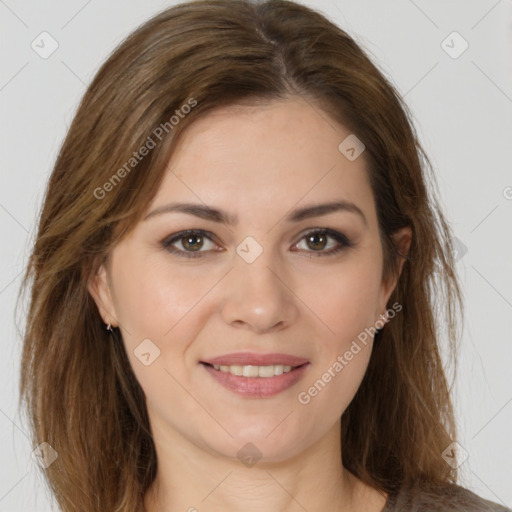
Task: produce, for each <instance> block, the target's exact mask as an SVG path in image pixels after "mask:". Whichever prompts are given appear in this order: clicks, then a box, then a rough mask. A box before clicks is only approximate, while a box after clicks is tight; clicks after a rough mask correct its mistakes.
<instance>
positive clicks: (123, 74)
mask: <svg viewBox="0 0 512 512" xmlns="http://www.w3.org/2000/svg"><path fill="white" fill-rule="evenodd" d="M297 96H300V97H302V98H304V99H306V100H307V101H309V102H310V103H311V105H314V106H315V108H317V109H318V112H319V113H321V115H324V116H325V118H326V119H332V120H334V121H336V122H338V123H340V124H342V125H344V126H345V127H347V128H348V129H350V131H351V132H352V133H354V134H356V135H357V137H358V138H359V139H361V140H362V141H363V142H364V144H365V146H366V150H365V153H364V157H365V159H366V162H367V168H368V172H369V176H370V180H371V185H372V190H373V193H374V197H375V201H376V206H377V214H378V221H379V229H380V236H381V240H382V244H383V250H384V276H391V275H396V274H394V273H395V272H397V260H396V252H395V247H394V246H393V243H392V239H391V234H392V233H393V232H394V231H396V230H397V229H398V228H400V227H403V226H410V227H411V228H412V233H413V238H412V244H411V247H410V251H409V255H408V258H407V261H405V264H404V266H403V271H402V274H401V275H400V278H399V281H398V284H397V287H396V288H395V290H394V291H393V294H392V295H391V298H390V301H389V302H390V303H394V302H398V303H400V304H401V305H402V307H403V309H402V311H401V313H400V314H399V315H397V316H396V318H394V319H393V320H392V321H391V322H389V323H388V324H386V325H385V326H384V328H383V329H382V330H381V331H379V333H378V334H377V335H376V339H375V341H376V342H375V344H374V348H373V352H372V355H371V359H370V363H369V368H368V370H367V372H366V374H365V377H364V379H363V381H362V383H361V385H360V388H359V389H358V391H357V393H356V395H355V397H354V399H353V400H352V402H351V403H350V405H349V406H348V408H347V410H346V411H345V413H344V415H343V416H344V417H343V422H342V434H341V435H342V447H343V464H344V466H345V467H346V468H347V469H348V470H350V471H351V472H352V473H354V474H355V475H356V476H357V477H358V478H360V479H361V480H363V481H364V482H365V483H367V484H369V485H372V486H374V487H376V488H378V489H381V490H384V491H386V492H390V491H393V490H395V489H397V488H398V487H399V486H401V485H403V484H408V483H412V482H415V481H419V480H424V481H426V482H431V483H449V482H456V476H457V475H456V470H455V469H452V468H451V467H450V466H449V465H448V464H446V463H445V461H444V460H443V458H442V457H441V453H442V451H443V450H444V449H445V448H446V447H447V445H448V444H449V443H450V442H451V441H453V440H455V438H456V432H455V422H454V416H453V410H452V404H451V402H450V390H449V387H448V384H447V378H446V376H445V373H444V370H443V366H442V361H441V358H440V353H439V348H438V340H440V338H441V335H442V334H443V329H442V327H445V326H447V340H448V342H447V346H449V347H450V349H451V351H450V353H449V354H450V355H451V360H452V362H453V363H454V369H455V362H456V360H455V356H456V349H457V347H456V345H457V325H458V323H457V319H458V316H457V314H456V313H457V312H459V311H460V313H462V300H461V292H460V288H459V284H458V281H457V277H456V275H455V273H454V260H453V255H452V242H451V232H450V228H449V226H448V225H447V222H446V221H445V218H444V216H443V214H442V212H441V209H440V207H439V205H438V201H437V199H436V193H435V187H436V186H437V185H436V183H435V178H434V176H433V174H432V172H431V164H430V162H429V160H428V158H427V156H426V155H425V152H424V150H423V149H422V147H421V145H420V144H419V142H418V139H417V135H416V132H415V130H414V127H413V122H412V116H411V114H410V113H409V111H408V109H407V107H406V105H405V104H404V103H403V101H402V99H401V98H400V96H399V94H398V93H397V92H396V90H395V89H394V88H393V86H392V85H391V84H390V82H389V81H388V80H387V79H386V78H385V77H384V75H383V73H382V72H381V71H379V70H378V69H377V67H376V66H375V65H374V64H372V62H371V61H370V59H369V58H368V57H367V55H366V54H365V53H364V52H363V51H362V49H361V48H360V47H359V46H358V45H357V44H356V43H355V41H354V40H353V39H352V38H351V37H350V36H349V35H347V34H346V33H345V32H344V31H343V30H341V29H340V28H338V27H337V26H336V25H335V24H333V23H332V22H330V21H329V20H328V19H326V18H325V17H324V16H323V15H321V14H320V13H318V12H315V11H314V10H311V9H309V8H307V7H305V6H302V5H298V4H295V3H293V2H289V1H285V0H269V1H265V2H258V3H255V2H251V1H249V0H200V1H194V2H189V3H184V4H180V5H177V6H174V7H172V8H169V9H167V10H165V11H163V12H162V13H160V14H158V15H157V16H155V17H153V18H152V19H151V20H149V21H147V22H146V23H145V24H144V25H142V26H141V27H140V28H138V29H137V30H136V31H135V32H134V33H132V34H131V35H130V36H129V37H128V38H127V39H126V40H125V41H124V42H123V43H122V44H121V45H120V46H119V47H118V48H117V49H116V50H115V51H114V52H113V54H112V55H111V56H110V57H109V59H108V60H107V61H106V62H105V63H104V64H103V65H102V67H101V68H100V70H99V71H98V73H97V74H96V76H95V78H94V79H93V81H92V83H91V84H90V86H89V87H88V89H87V91H86V93H85V95H84V97H83V99H82V102H81V104H80V106H79V108H78V111H77V113H76V115H75V118H74V120H73V122H72V125H71V127H70V129H69V132H68V134H67V136H66V138H65V140H64V143H63V145H62V147H61V149H60V152H59V155H58V158H57V161H56V163H55V167H54V169H53V172H52V174H51V177H50V179H49V182H48V187H47V190H46V194H45V198H44V204H43V206H42V210H41V215H40V220H39V227H38V231H37V236H36V239H35V242H34V246H33V251H32V254H31V257H30V260H29V264H28V267H27V270H26V273H25V276H24V280H23V285H22V289H21V291H23V290H24V289H25V288H26V287H27V286H28V285H29V282H31V289H30V292H31V294H30V305H29V309H28V315H27V323H26V328H25V331H24V333H23V335H24V340H23V343H24V345H23V356H22V361H21V387H20V389H21V395H20V404H22V402H23V401H25V402H26V403H25V402H23V403H24V406H25V408H26V412H27V413H28V418H29V420H30V428H31V429H32V432H33V437H34V439H33V443H34V447H35V446H36V445H38V444H40V443H42V442H47V443H49V444H50V445H51V446H52V447H53V449H55V450H56V451H57V453H58V457H57V459H56V460H55V461H54V462H53V463H52V464H51V465H50V466H49V467H48V468H47V469H46V470H45V475H46V478H47V481H48V483H49V485H50V487H51V490H52V493H53V494H54V496H55V497H56V499H57V501H58V504H59V506H60V508H61V509H62V510H63V511H76V510H80V511H82V512H92V511H97V510H109V511H121V510H122V511H126V512H128V511H136V510H142V509H143V497H144V494H145V492H146V491H147V489H148V488H149V486H150V485H151V483H152V481H153V479H154V478H155V475H156V471H157V459H156V452H155V448H154V444H153V441H152V436H151V430H150V426H149V422H148V416H147V412H146V405H145V397H144V394H143V391H142V389H141V387H140V385H139V383H138V382H137V380H136V378H135V376H134V373H133V371H132V368H131V366H130V363H129V360H128V358H127V355H126V352H125V348H124V345H123V344H122V343H120V342H118V343H116V342H113V341H112V340H109V335H108V333H107V332H106V331H105V330H104V327H103V323H102V320H101V317H100V315H99V311H98V308H97V306H96V304H95V302H94V300H93V299H92V297H91V296H90V294H89V293H88V283H89V282H90V280H91V279H92V277H93V276H94V275H95V273H96V271H97V270H98V268H99V266H100V264H101V263H103V262H104V261H106V258H107V256H108V254H109V251H110V250H111V249H112V247H113V246H114V245H115V244H116V243H117V242H119V241H120V240H121V239H122V238H123V236H124V235H126V234H127V233H128V232H129V231H130V229H131V228H133V227H134V226H135V224H136V223H137V222H138V221H139V220H140V219H141V217H142V215H143V213H144V212H145V210H146V208H147V207H148V205H149V203H150V201H151V199H152V198H153V197H154V196H155V194H156V192H157V190H158V188H159V186H160V183H161V181H162V178H163V176H164V170H165V167H166V165H167V164H168V161H169V158H170V157H171V155H172V151H173V148H174V147H175V145H176V141H177V140H178V136H179V134H180V133H182V132H183V130H184V129H185V128H186V127H187V126H189V125H190V123H192V122H193V121H194V119H197V118H198V116H202V115H204V113H205V112H207V111H209V110H211V109H213V108H219V107H222V106H227V105H236V104H244V103H245V104H249V103H250V104H254V105H257V104H258V102H260V104H261V103H265V102H268V101H272V100H282V99H286V98H289V97H297ZM194 102H195V103H194ZM186 104H188V105H190V106H191V108H189V109H187V110H186V111H187V112H188V113H187V115H182V116H179V117H180V119H179V122H178V123H174V122H172V123H171V122H170V121H169V120H170V119H171V116H173V115H178V113H177V112H176V111H177V110H178V112H182V113H183V112H184V111H185V110H184V109H183V105H186ZM192 105H193V108H192ZM180 109H181V110H180ZM165 123H167V124H165ZM171 125H172V126H171ZM158 127H160V130H162V127H165V136H162V137H161V140H160V139H159V138H157V137H156V135H155V130H156V129H157V128H158ZM157 133H160V132H157ZM149 138H151V139H152V140H153V141H154V142H155V143H156V146H155V147H154V148H151V149H150V150H149V151H148V152H147V155H146V156H144V157H143V158H140V159H139V158H138V157H137V161H136V162H135V163H136V165H135V164H134V162H133V161H132V160H130V159H131V158H134V152H137V154H139V153H138V150H139V148H142V147H143V146H145V145H146V147H147V146H148V141H149ZM340 142H341V141H340ZM127 162H130V164H129V165H127ZM132 164H134V165H132ZM132 167H133V169H132ZM120 169H124V170H125V171H124V172H122V171H120ZM427 171H429V172H427ZM114 175H115V176H117V178H119V179H117V178H114ZM107 183H110V185H104V184H107ZM429 187H430V188H429ZM99 189H101V190H103V191H107V190H108V193H104V194H103V192H101V194H100V193H98V190H99ZM100 195H101V196H103V197H99V196H100ZM441 301H442V302H441ZM441 312H443V313H444V314H445V316H446V318H443V320H441V317H440V316H439V315H440V314H441ZM453 378H454V379H455V373H454V375H453Z"/></svg>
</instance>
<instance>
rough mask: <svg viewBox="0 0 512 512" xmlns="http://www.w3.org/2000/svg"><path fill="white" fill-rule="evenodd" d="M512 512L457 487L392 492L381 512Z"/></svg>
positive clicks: (442, 486)
mask: <svg viewBox="0 0 512 512" xmlns="http://www.w3.org/2000/svg"><path fill="white" fill-rule="evenodd" d="M409 511H410V512H512V510H511V509H510V508H507V507H506V506H504V505H500V504H498V503H495V502H494V501H489V500H486V499H484V498H482V497H480V496H478V495H477V494H475V493H474V492H472V491H470V490H469V489H466V488H464V487H462V486H460V485H456V484H442V485H425V484H423V485H421V486H420V485H415V486H413V487H407V488H401V489H400V490H399V491H397V492H395V493H391V494H390V495H389V498H388V503H387V504H386V506H385V507H384V509H383V511H382V512H409Z"/></svg>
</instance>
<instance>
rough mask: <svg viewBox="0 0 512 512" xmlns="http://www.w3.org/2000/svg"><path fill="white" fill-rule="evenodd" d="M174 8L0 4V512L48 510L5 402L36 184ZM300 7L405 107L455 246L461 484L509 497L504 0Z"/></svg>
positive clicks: (510, 113) (510, 66) (509, 83)
mask: <svg viewBox="0 0 512 512" xmlns="http://www.w3.org/2000/svg"><path fill="white" fill-rule="evenodd" d="M172 3H173V2H170V1H153V2H143V1H142V0H129V1H127V0H124V1H121V0H109V1H103V2H101V1H99V0H89V1H84V0H71V1H66V2H65V1H64V0H52V1H46V2H41V3H39V2H35V0H31V1H25V2H22V1H21V0H0V41H1V44H0V58H1V66H0V73H1V74H0V109H1V123H0V141H1V144H2V147H1V151H0V172H1V176H0V179H1V181H0V183H1V187H0V229H1V239H2V243H1V249H0V314H1V325H2V334H3V336H2V338H1V341H0V343H1V349H2V354H3V357H2V358H1V359H0V388H1V389H2V395H1V401H0V450H1V453H2V461H3V463H2V464H1V465H0V511H26V510H31V511H36V512H39V511H49V510H52V509H51V507H50V505H49V503H50V502H49V500H48V498H47V496H46V495H45V493H46V491H45V488H44V486H43V484H42V477H41V476H39V475H38V471H39V469H38V467H37V466H36V464H35V462H33V460H32V458H31V454H30V452H31V448H30V443H29V438H28V435H27V432H26V426H25V425H23V424H22V422H21V420H20V415H19V413H18V411H17V408H16V404H17V398H18V384H19V367H18V365H19V358H20V347H21V343H20V339H19V336H18V335H17V332H16V329H15V322H16V319H15V316H14V305H15V300H16V297H17V292H18V288H19V284H20V277H21V272H22V270H23V267H24V265H25V264H26V260H27V257H28V253H29V244H30V242H31V241H32V239H33V236H34V231H35V225H36V218H37V211H38V208H39V206H40V203H41V200H42V195H43V191H44V187H45V184H46V181H47V179H48V177H49V174H50V172H51V169H52V165H53V162H54V160H55V157H56V153H57V151H58V148H59V146H60V144H61V142H62V139H63V137H64V135H65V133H66V130H67V128H68V126H69V124H70V122H71V120H72V117H73V114H74V111H75V109H76V107H77V103H78V101H79V99H80V98H81V96H82V94H83V93H84V91H85V88H86V85H87V84H88V83H89V81H90V80H91V79H92V77H93V75H94V73H95V71H96V70H97V69H98V67H99V65H100V63H101V62H103V60H104V59H105V58H106V57H107V55H108V54H109V52H110V51H111V50H112V49H113V48H114V46H115V45H116V44H117V43H119V42H120V41H121V40H122V39H123V38H124V37H125V36H126V35H127V34H128V33H129V32H130V31H132V30H133V29H134V28H135V27H136V26H138V25H139V24H140V23H141V22H143V21H144V20H146V19H147V18H149V17H150V16H151V15H152V14H154V13H156V12H157V11H159V10H161V9H163V8H165V7H167V6H169V5H172ZM303 3H306V4H307V5H310V6H312V7H316V8H318V9H320V10H321V11H323V12H324V13H326V14H327V15H328V16H329V17H331V18H332V19H334V21H335V22H336V23H338V24H339V25H340V26H341V27H342V28H344V29H345V30H347V31H348V32H349V33H350V34H351V35H352V36H354V37H355V38H356V40H357V41H358V42H359V43H360V44H362V45H363V46H364V47H365V48H366V49H367V51H369V52H370V54H371V55H373V57H374V60H375V61H376V63H377V65H378V66H379V67H380V69H381V70H383V71H384V73H385V74H386V75H387V76H388V77H389V78H390V79H391V80H392V82H393V83H394V84H395V85H396V86H397V88H398V90H399V91H400V92H401V94H402V95H404V96H405V99H406V102H407V103H408V105H409V106H410V108H411V110H412V112H413V115H414V118H415V123H416V128H417V129H418V132H419V134H420V137H421V141H422V143H423V144H424V147H425V149H426V150H427V152H428V154H429V156H430V157H431V159H432V162H433V164H434V167H435V169H436V173H437V179H438V182H439V187H440V189H441V199H442V205H443V207H444V209H445V212H446V214H447V215H448V218H449V220H450V222H451V225H452V227H453V229H454V233H455V236H456V237H457V239H458V240H460V243H461V244H463V246H464V247H465V248H467V252H466V253H465V254H464V255H463V257H461V258H460V259H459V261H458V263H457V266H458V270H459V271H460V276H461V279H462V283H463V286H464V293H465V297H466V308H467V313H466V323H465V331H464V334H463V338H462V341H461V359H460V361H461V365H460V372H459V374H458V378H457V385H456V389H455V391H454V393H453V398H454V400H455V405H456V410H457V416H458V419H459V428H460V433H461V445H462V446H463V448H464V450H466V452H467V453H468V455H469V457H468V458H467V460H466V461H465V462H464V463H463V464H462V465H461V468H460V470H461V475H462V477H461V480H460V483H461V484H462V485H464V486H466V487H469V488H470V489H471V490H473V491H474V492H476V493H478V494H480V495H482V496H484V497H486V498H488V499H490V500H493V501H496V502H498V503H502V504H507V505H508V506H511V505H512V487H511V486H510V483H511V475H512V441H511V438H510V432H511V428H510V426H511V425H512V385H511V384H512V376H511V370H510V366H511V361H512V343H511V341H512V339H511V338H512V336H511V331H512V328H511V323H510V317H511V315H512V271H511V270H512V268H511V267H512V263H511V261H512V258H511V252H512V251H511V247H512V243H511V233H512V230H511V219H512V172H511V161H512V73H511V71H512V58H511V54H512V3H511V1H510V0H499V1H496V0H479V1H476V0H472V1H468V0H449V1H447V0H443V1H441V0H431V1H428V2H427V1H426V0H414V1H413V0H391V1H386V2H382V1H378V0H365V1H361V0H359V1H357V0H337V1H334V0H331V1H318V2H313V1H309V2H303ZM43 31H47V32H48V33H49V34H51V36H52V37H53V38H54V39H55V40H56V41H57V42H58V45H59V46H58V49H57V50H56V51H55V52H54V53H53V54H52V55H51V56H49V57H48V58H46V59H43V58H41V57H40V55H39V54H37V53H36V52H35V51H34V50H33V49H32V48H31V43H32V42H33V41H35V43H34V44H39V45H40V46H42V43H41V42H40V41H41V39H40V37H39V35H40V34H41V32H43ZM453 31H457V32H458V33H459V34H460V35H461V36H462V37H463V38H464V40H466V41H467V43H468V44H469V47H468V49H467V50H466V51H465V52H464V53H462V54H461V55H460V56H458V57H457V58H453V57H452V56H450V55H449V54H448V53H447V52H446V51H445V49H443V46H442V42H443V41H444V40H445V39H446V38H447V37H448V36H449V35H450V34H451V33H452V32H453ZM38 41H39V43H38ZM461 44H462V42H461V41H460V40H457V39H454V38H453V36H451V37H449V38H448V39H447V42H446V43H445V45H449V46H451V47H452V48H451V49H449V51H451V52H452V54H453V52H456V53H458V52H459V51H460V49H462V46H461ZM445 47H446V46H445ZM45 48H46V49H48V48H49V40H46V43H45ZM461 255H462V253H461ZM21 320H22V319H20V318H18V322H21Z"/></svg>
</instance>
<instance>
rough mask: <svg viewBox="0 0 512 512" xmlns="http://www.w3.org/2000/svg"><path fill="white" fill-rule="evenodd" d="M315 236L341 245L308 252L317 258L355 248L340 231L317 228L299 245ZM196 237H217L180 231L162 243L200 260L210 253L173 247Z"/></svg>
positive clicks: (185, 255) (200, 231)
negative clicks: (327, 237) (325, 236)
mask: <svg viewBox="0 0 512 512" xmlns="http://www.w3.org/2000/svg"><path fill="white" fill-rule="evenodd" d="M313 234H321V235H327V236H329V237H331V238H333V239H334V240H336V241H337V242H339V243H340V244H341V245H338V246H337V247H335V248H334V249H330V250H328V251H306V252H311V253H313V255H314V256H315V257H316V256H320V257H322V256H334V255H335V254H338V253H339V252H340V251H343V250H344V249H348V248H350V247H352V246H353V244H352V242H351V241H350V240H349V239H348V238H347V237H346V235H344V234H343V233H339V232H338V231H335V230H333V229H329V228H316V229H312V230H310V231H308V232H307V233H305V234H304V235H303V236H302V238H301V239H300V240H299V242H298V243H300V242H301V241H302V240H303V239H304V238H306V237H308V236H310V235H313ZM190 235H193V236H196V235H199V236H201V237H203V238H208V239H209V240H211V241H212V242H213V238H215V235H213V233H211V232H210V231H205V230H202V229H188V230H186V231H180V232H179V233H175V234H174V235H171V236H170V237H167V238H165V239H164V240H162V241H161V242H160V243H161V245H162V247H163V248H164V249H166V250H167V251H169V252H171V253H173V254H176V255H178V256H182V257H184V258H199V257H201V254H202V253H204V252H208V251H196V252H193V251H184V250H181V249H176V248H175V247H172V244H173V243H174V242H176V241H179V240H181V239H183V238H185V237H186V236H190Z"/></svg>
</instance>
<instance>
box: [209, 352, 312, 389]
mask: <svg viewBox="0 0 512 512" xmlns="http://www.w3.org/2000/svg"><path fill="white" fill-rule="evenodd" d="M200 364H201V366H202V367H203V368H204V369H205V370H206V371H207V372H208V374H209V375H210V376H211V377H212V378H213V380H214V381H215V382H216V383H218V384H220V385H221V386H222V387H223V388H225V389H228V390H230V391H232V392H234V393H236V394H238V395H240V396H243V397H245V398H268V397H271V396H274V395H277V394H279V393H281V392H283V391H285V390H287V389H289V388H290V387H292V386H293V385H295V384H296V383H297V382H298V381H299V380H300V379H302V377H303V376H304V375H305V373H306V372H307V371H308V369H309V367H310V366H311V363H310V362H309V361H308V360H306V359H304V358H299V357H295V356H290V355H286V354H266V355H261V354H260V355H258V354H247V353H244V354H242V353H238V354H228V355H225V356H220V357H217V358H214V359H209V360H208V361H200Z"/></svg>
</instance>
